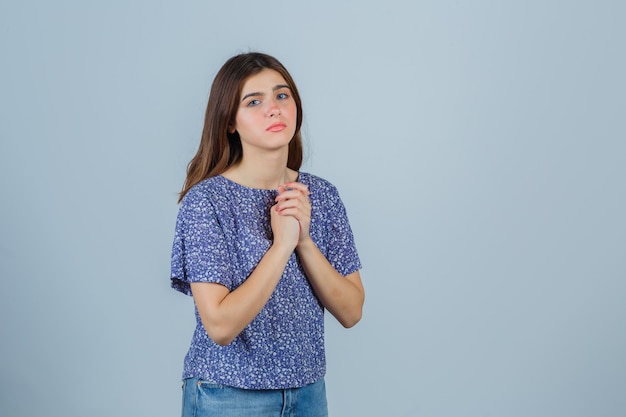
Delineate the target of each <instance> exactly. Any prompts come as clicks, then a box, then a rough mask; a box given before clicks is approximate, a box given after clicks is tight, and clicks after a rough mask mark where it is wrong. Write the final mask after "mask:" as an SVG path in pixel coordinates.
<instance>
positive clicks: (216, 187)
mask: <svg viewBox="0 0 626 417" xmlns="http://www.w3.org/2000/svg"><path fill="white" fill-rule="evenodd" d="M224 187H225V181H224V179H223V178H222V177H219V176H217V177H211V178H207V179H205V180H202V181H200V182H199V183H197V184H196V185H194V186H193V187H191V188H190V189H189V191H187V194H185V196H184V197H183V199H182V201H181V206H183V205H193V204H197V203H199V202H201V201H210V200H214V199H215V198H219V197H220V196H222V195H224V192H223V191H224Z"/></svg>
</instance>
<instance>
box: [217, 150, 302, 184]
mask: <svg viewBox="0 0 626 417" xmlns="http://www.w3.org/2000/svg"><path fill="white" fill-rule="evenodd" d="M287 157H288V152H281V153H268V154H264V155H259V154H254V153H248V154H247V156H246V153H245V152H244V156H243V158H242V159H241V161H240V162H239V163H238V164H237V165H235V166H233V167H231V168H229V169H228V170H227V171H226V172H225V173H224V174H222V175H223V176H224V177H226V178H228V179H230V180H232V181H235V182H237V183H239V184H241V185H244V186H246V187H250V188H260V189H265V190H275V189H277V188H278V186H279V185H283V184H284V183H286V182H289V181H295V178H293V177H294V175H293V174H294V171H292V170H290V169H289V168H287ZM296 175H297V174H296Z"/></svg>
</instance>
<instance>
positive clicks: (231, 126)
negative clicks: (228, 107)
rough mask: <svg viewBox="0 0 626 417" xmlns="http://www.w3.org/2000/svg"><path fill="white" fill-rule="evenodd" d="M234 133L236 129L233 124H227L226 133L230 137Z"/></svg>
mask: <svg viewBox="0 0 626 417" xmlns="http://www.w3.org/2000/svg"><path fill="white" fill-rule="evenodd" d="M236 131H237V129H236V128H235V125H234V124H232V123H229V124H228V133H230V134H231V135H232V134H233V133H235V132H236Z"/></svg>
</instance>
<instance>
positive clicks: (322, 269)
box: [276, 183, 365, 327]
mask: <svg viewBox="0 0 626 417" xmlns="http://www.w3.org/2000/svg"><path fill="white" fill-rule="evenodd" d="M278 191H279V195H278V197H277V198H276V200H277V203H278V204H277V205H278V212H279V213H280V215H281V216H292V217H295V218H296V219H297V220H298V222H299V224H300V236H299V239H298V245H297V247H296V251H297V252H298V255H299V257H300V261H301V263H302V267H303V268H304V271H305V273H306V276H307V278H308V279H309V282H310V284H311V286H312V287H313V290H314V291H315V294H316V295H317V296H318V298H319V299H320V301H321V302H322V304H323V305H324V307H325V308H327V309H328V311H330V313H331V314H332V315H333V316H334V317H335V318H336V319H337V320H338V321H339V322H340V323H341V325H343V326H344V327H352V326H354V325H355V324H356V323H358V322H359V320H360V319H361V316H362V312H363V304H364V301H365V290H364V288H363V284H362V282H361V275H360V274H359V272H358V271H355V272H353V273H351V274H349V275H347V276H345V277H344V276H343V275H341V274H340V273H339V272H337V271H336V270H335V268H334V267H333V266H332V265H331V264H330V262H329V261H328V260H327V259H326V257H325V256H324V254H323V253H322V252H320V250H319V249H318V247H317V246H316V245H315V242H313V240H312V239H311V237H310V235H309V228H310V224H311V204H310V201H309V198H308V196H309V194H310V193H309V190H308V187H307V186H306V185H304V184H301V183H289V184H286V185H285V187H281V188H279V190H278Z"/></svg>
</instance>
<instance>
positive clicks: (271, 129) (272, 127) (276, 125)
mask: <svg viewBox="0 0 626 417" xmlns="http://www.w3.org/2000/svg"><path fill="white" fill-rule="evenodd" d="M286 127H287V125H286V124H284V123H282V122H278V123H274V124H271V125H270V126H269V127H268V128H267V129H265V130H266V131H268V132H280V131H281V130H283V129H285V128H286Z"/></svg>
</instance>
